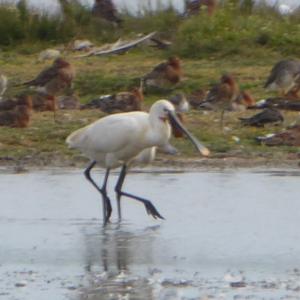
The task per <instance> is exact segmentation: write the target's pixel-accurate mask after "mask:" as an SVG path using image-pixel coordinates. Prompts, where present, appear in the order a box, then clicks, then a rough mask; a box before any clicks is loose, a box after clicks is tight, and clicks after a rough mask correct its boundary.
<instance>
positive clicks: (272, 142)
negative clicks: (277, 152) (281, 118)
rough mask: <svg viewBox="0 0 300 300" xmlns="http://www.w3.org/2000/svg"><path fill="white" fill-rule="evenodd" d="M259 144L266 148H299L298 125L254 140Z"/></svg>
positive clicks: (299, 131) (299, 134)
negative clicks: (284, 146)
mask: <svg viewBox="0 0 300 300" xmlns="http://www.w3.org/2000/svg"><path fill="white" fill-rule="evenodd" d="M256 139H257V140H258V141H260V142H261V143H263V144H265V145H267V146H280V145H286V146H296V147H299V146H300V125H299V124H298V125H294V126H293V127H291V128H288V129H286V130H284V131H282V132H279V133H275V134H272V135H268V136H265V137H257V138H256Z"/></svg>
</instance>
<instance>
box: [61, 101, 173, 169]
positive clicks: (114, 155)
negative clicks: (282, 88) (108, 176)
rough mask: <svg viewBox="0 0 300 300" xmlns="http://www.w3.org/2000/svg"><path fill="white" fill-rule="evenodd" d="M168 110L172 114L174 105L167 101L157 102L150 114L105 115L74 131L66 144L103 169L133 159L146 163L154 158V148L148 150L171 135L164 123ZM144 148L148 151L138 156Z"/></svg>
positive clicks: (164, 141) (166, 140)
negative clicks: (94, 161)
mask: <svg viewBox="0 0 300 300" xmlns="http://www.w3.org/2000/svg"><path fill="white" fill-rule="evenodd" d="M168 111H174V106H173V105H172V104H171V103H170V102H169V101H167V100H159V101H157V102H156V103H154V104H153V105H152V107H151V109H150V112H149V113H145V112H139V111H137V112H129V113H120V114H113V115H109V116H106V117H104V118H102V119H100V120H98V121H96V122H94V123H92V124H90V125H88V126H86V127H84V128H81V129H79V130H77V131H75V132H74V133H72V134H71V135H70V136H69V137H68V138H67V140H66V141H67V143H68V144H69V146H70V147H71V148H77V149H79V150H80V151H81V152H82V153H83V154H84V155H86V156H87V157H89V158H90V159H91V160H96V161H97V163H99V164H100V165H101V166H103V167H106V168H115V167H118V166H120V165H122V164H124V163H129V162H132V161H133V160H135V162H145V161H149V160H152V159H153V158H154V156H155V149H149V148H152V147H156V146H163V145H165V144H167V143H168V140H169V138H170V136H171V128H170V125H169V123H168V122H167V121H166V118H167V114H168ZM144 149H148V150H146V151H145V152H144V153H141V152H142V151H143V150H144ZM140 153H141V154H140ZM139 154H140V155H139ZM138 155H139V156H138Z"/></svg>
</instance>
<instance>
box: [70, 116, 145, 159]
mask: <svg viewBox="0 0 300 300" xmlns="http://www.w3.org/2000/svg"><path fill="white" fill-rule="evenodd" d="M147 120H148V114H147V113H144V112H131V113H121V114H113V115H109V116H106V117H104V118H101V119H100V120H98V121H96V122H94V123H92V124H90V125H88V126H86V127H84V128H81V129H79V130H77V131H75V132H74V133H73V134H71V135H70V136H69V137H68V138H67V143H68V144H69V145H70V146H71V147H72V148H79V149H81V150H83V151H85V150H87V151H89V150H93V151H96V152H102V153H114V152H118V151H121V150H122V149H123V148H124V147H125V146H127V145H128V144H130V143H131V142H134V141H137V140H139V139H140V138H141V137H142V135H143V132H144V131H145V130H146V122H147ZM137 147H139V145H138V144H137Z"/></svg>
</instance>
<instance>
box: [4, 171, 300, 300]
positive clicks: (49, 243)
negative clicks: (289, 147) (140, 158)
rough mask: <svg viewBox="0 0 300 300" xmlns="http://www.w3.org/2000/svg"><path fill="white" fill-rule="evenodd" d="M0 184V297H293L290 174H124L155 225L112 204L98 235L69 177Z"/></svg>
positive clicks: (298, 277) (90, 194)
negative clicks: (153, 212)
mask: <svg viewBox="0 0 300 300" xmlns="http://www.w3.org/2000/svg"><path fill="white" fill-rule="evenodd" d="M102 176H103V174H102V173H101V171H99V170H97V171H96V172H95V173H94V177H95V178H97V179H98V178H99V179H98V180H97V181H100V180H101V178H102ZM0 177H1V180H0V190H1V199H0V207H1V211H0V243H1V244H0V299H5V300H6V299H9V300H10V299H22V300H24V299H25V300H27V299H28V300H29V299H30V300H43V299H45V300H49V299H55V300H60V299H76V300H84V299H89V300H100V299H101V300H102V299H105V300H106V299H124V300H125V299H130V300H131V299H136V300H141V299H143V300H148V299H149V300H150V299H159V300H171V299H172V300H173V299H182V300H183V299H189V300H191V299H300V230H299V222H300V221H299V220H300V201H299V193H298V192H299V179H300V172H298V171H296V170H294V171H293V170H292V171H285V170H273V171H254V172H253V171H244V170H242V171H241V170H235V171H225V172H222V171H220V172H216V171H214V172H212V171H211V172H209V171H197V172H178V171H177V172H173V171H165V172H164V171H162V170H159V171H158V172H146V173H132V174H129V175H128V177H127V181H126V184H125V190H127V191H130V192H132V193H135V194H137V195H142V196H145V197H148V198H149V199H151V200H152V202H153V204H155V206H156V208H157V209H158V211H159V212H160V213H161V214H162V215H163V216H164V217H165V218H166V220H165V221H160V220H159V221H158V220H154V219H152V218H151V217H149V216H148V215H147V214H146V212H145V209H144V207H143V206H142V205H141V204H139V203H136V202H135V201H134V200H131V199H126V198H123V199H122V204H123V205H122V207H123V217H124V220H123V222H122V223H121V224H118V223H117V215H116V209H115V206H114V212H113V217H112V223H111V224H109V225H108V226H107V228H106V229H103V228H102V224H101V222H102V220H101V218H102V208H101V199H100V198H99V196H98V194H97V192H96V191H95V190H94V188H93V187H92V186H90V184H89V183H88V182H86V181H85V179H84V177H83V175H82V172H80V171H43V172H32V173H25V174H10V173H2V174H0ZM115 181H116V174H113V175H112V178H111V180H110V186H109V189H110V191H113V186H114V183H115ZM110 196H111V199H112V200H114V199H113V198H114V194H113V193H110ZM113 202H114V201H113ZM113 204H115V203H113Z"/></svg>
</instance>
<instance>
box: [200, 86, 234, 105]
mask: <svg viewBox="0 0 300 300" xmlns="http://www.w3.org/2000/svg"><path fill="white" fill-rule="evenodd" d="M230 95H231V88H230V86H229V85H228V84H221V83H219V84H216V85H215V86H213V87H212V89H211V90H210V91H209V93H208V95H207V97H206V100H205V102H210V103H212V104H213V103H222V102H224V101H227V100H228V99H229V98H230Z"/></svg>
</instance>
